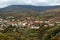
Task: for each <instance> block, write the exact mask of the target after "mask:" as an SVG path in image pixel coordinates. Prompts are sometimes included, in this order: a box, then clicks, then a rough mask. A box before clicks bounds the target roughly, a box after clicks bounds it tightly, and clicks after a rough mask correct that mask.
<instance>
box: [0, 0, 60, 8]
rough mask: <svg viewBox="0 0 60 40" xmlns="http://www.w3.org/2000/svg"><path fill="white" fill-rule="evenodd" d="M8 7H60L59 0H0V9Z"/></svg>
mask: <svg viewBox="0 0 60 40" xmlns="http://www.w3.org/2000/svg"><path fill="white" fill-rule="evenodd" d="M9 5H34V6H53V5H60V0H0V8H3V7H6V6H9Z"/></svg>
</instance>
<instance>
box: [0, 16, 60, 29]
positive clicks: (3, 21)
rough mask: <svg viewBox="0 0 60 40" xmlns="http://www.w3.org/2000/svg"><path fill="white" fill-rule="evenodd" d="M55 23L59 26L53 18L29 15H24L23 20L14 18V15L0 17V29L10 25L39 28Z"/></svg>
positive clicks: (52, 25) (59, 23)
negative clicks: (43, 18) (45, 18)
mask: <svg viewBox="0 0 60 40" xmlns="http://www.w3.org/2000/svg"><path fill="white" fill-rule="evenodd" d="M56 25H58V26H60V22H56V21H53V20H47V21H46V20H45V21H43V20H35V19H34V18H31V17H26V18H25V19H24V20H20V19H16V18H15V17H14V16H9V17H7V18H2V17H0V30H4V29H6V28H8V27H10V26H12V27H15V28H30V29H39V28H40V27H54V26H56Z"/></svg>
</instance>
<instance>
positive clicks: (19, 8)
mask: <svg viewBox="0 0 60 40" xmlns="http://www.w3.org/2000/svg"><path fill="white" fill-rule="evenodd" d="M57 8H60V6H32V5H11V6H8V7H5V8H0V15H1V14H4V15H5V14H6V15H21V14H23V15H25V14H40V12H44V11H46V10H51V9H57Z"/></svg>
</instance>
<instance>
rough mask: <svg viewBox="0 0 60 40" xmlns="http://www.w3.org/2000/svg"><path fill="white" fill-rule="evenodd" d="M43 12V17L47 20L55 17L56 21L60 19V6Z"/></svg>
mask: <svg viewBox="0 0 60 40" xmlns="http://www.w3.org/2000/svg"><path fill="white" fill-rule="evenodd" d="M41 13H42V17H43V18H45V19H47V20H50V19H53V20H56V21H59V20H60V8H57V9H52V10H47V11H45V12H41Z"/></svg>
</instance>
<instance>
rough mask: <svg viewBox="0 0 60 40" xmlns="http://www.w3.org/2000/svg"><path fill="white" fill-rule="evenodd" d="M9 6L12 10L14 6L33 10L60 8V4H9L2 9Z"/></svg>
mask: <svg viewBox="0 0 60 40" xmlns="http://www.w3.org/2000/svg"><path fill="white" fill-rule="evenodd" d="M9 8H11V10H14V9H16V8H24V9H30V10H34V11H46V10H50V9H55V8H60V6H32V5H11V6H8V7H5V8H3V9H9Z"/></svg>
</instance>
